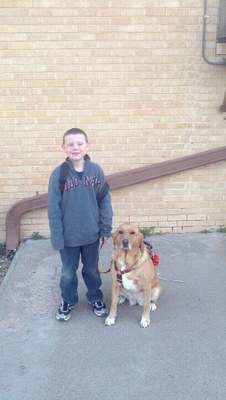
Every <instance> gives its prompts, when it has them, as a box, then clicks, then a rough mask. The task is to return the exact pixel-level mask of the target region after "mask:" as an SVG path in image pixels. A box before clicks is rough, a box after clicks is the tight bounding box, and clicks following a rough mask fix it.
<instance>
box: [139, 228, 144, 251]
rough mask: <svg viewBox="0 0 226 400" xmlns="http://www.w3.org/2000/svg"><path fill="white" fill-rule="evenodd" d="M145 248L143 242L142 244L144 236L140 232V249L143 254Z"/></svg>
mask: <svg viewBox="0 0 226 400" xmlns="http://www.w3.org/2000/svg"><path fill="white" fill-rule="evenodd" d="M144 250H145V244H144V237H143V235H142V233H141V232H140V251H141V253H142V254H143V252H144Z"/></svg>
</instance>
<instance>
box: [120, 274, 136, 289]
mask: <svg viewBox="0 0 226 400" xmlns="http://www.w3.org/2000/svg"><path fill="white" fill-rule="evenodd" d="M122 285H123V287H124V289H126V290H128V291H129V292H139V291H140V288H139V287H138V286H137V285H136V284H135V282H134V281H133V280H132V279H129V278H128V277H127V274H124V275H122Z"/></svg>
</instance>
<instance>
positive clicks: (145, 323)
mask: <svg viewBox="0 0 226 400" xmlns="http://www.w3.org/2000/svg"><path fill="white" fill-rule="evenodd" d="M140 325H141V326H142V328H147V326H148V325H150V319H147V318H146V317H144V316H142V318H141V321H140Z"/></svg>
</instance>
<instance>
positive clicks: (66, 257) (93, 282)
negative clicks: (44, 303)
mask: <svg viewBox="0 0 226 400" xmlns="http://www.w3.org/2000/svg"><path fill="white" fill-rule="evenodd" d="M60 256H61V261H62V272H61V279H60V289H61V295H62V299H63V300H65V301H66V302H67V303H68V304H71V305H75V304H76V303H77V302H78V290H77V289H78V278H77V270H78V267H79V259H80V256H81V261H82V264H83V267H82V277H83V279H84V282H85V285H86V287H87V289H88V291H87V293H86V297H87V299H88V301H89V302H90V303H94V302H95V301H98V300H102V298H103V293H102V291H101V290H100V286H101V284H102V281H101V278H100V274H99V271H98V259H99V239H98V240H97V242H95V243H92V244H89V245H86V246H79V247H65V248H64V249H63V250H60Z"/></svg>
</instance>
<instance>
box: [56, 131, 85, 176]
mask: <svg viewBox="0 0 226 400" xmlns="http://www.w3.org/2000/svg"><path fill="white" fill-rule="evenodd" d="M62 148H63V149H64V151H65V153H66V155H67V157H68V158H69V160H71V161H72V163H73V165H74V167H76V169H77V168H83V158H84V156H85V154H86V152H87V149H88V148H89V143H87V142H86V139H85V137H84V135H82V134H76V135H74V134H71V135H67V136H66V137H65V143H64V145H63V146H62Z"/></svg>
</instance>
